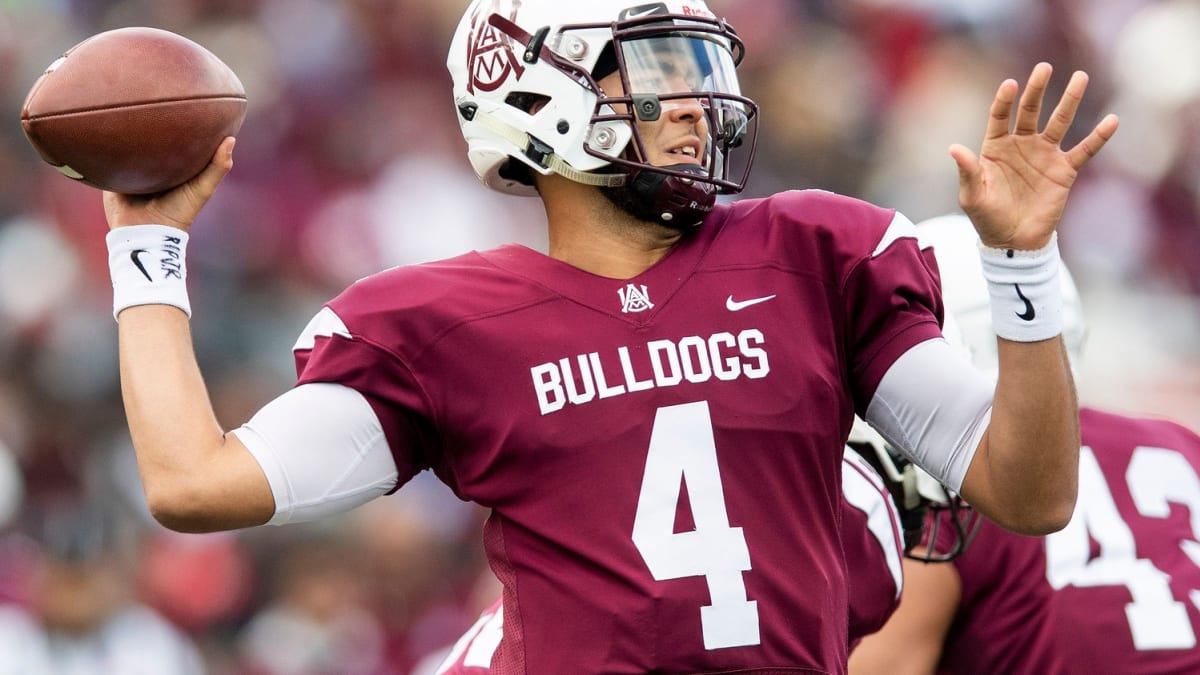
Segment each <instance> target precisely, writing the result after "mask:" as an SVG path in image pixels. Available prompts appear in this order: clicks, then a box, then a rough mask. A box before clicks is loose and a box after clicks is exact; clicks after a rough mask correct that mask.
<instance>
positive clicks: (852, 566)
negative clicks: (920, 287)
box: [434, 448, 904, 675]
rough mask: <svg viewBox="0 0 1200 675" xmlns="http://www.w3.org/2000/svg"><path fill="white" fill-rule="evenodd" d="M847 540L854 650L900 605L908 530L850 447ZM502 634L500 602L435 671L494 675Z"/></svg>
mask: <svg viewBox="0 0 1200 675" xmlns="http://www.w3.org/2000/svg"><path fill="white" fill-rule="evenodd" d="M842 487H843V491H844V493H845V498H846V501H845V504H844V506H843V508H844V516H845V517H844V518H843V520H842V542H843V548H844V550H845V552H846V565H847V572H848V574H847V577H848V579H847V581H848V584H849V593H850V595H849V603H850V606H849V616H850V648H851V649H853V648H854V645H855V644H857V643H858V641H859V640H860V639H861V638H862V637H863V636H864V635H869V634H871V633H874V632H875V631H877V630H879V629H880V628H882V627H883V624H884V623H886V622H887V620H888V617H890V616H891V615H892V613H893V612H895V611H896V607H897V606H898V605H899V604H900V591H901V589H902V587H903V576H902V572H901V567H900V558H901V556H903V554H904V544H903V537H904V534H903V532H904V530H903V528H902V527H901V525H900V515H899V513H898V511H897V510H896V504H895V502H893V501H892V496H891V494H890V493H889V492H888V490H887V487H886V486H885V485H884V484H883V479H882V478H880V477H879V474H877V473H876V472H875V469H873V468H872V467H871V465H870V464H868V463H867V461H866V460H864V459H863V458H862V457H860V456H859V455H858V454H857V453H855V452H854V451H853V450H850V449H849V448H847V449H846V456H845V458H844V459H843V460H842ZM502 637H503V615H502V610H501V602H500V601H499V600H497V601H496V602H494V603H492V605H491V606H490V607H488V608H487V609H485V610H484V611H483V613H482V614H481V615H480V617H479V620H478V621H476V622H475V623H474V625H472V626H471V628H470V629H468V630H467V632H466V633H465V634H463V636H462V638H460V639H459V640H458V641H457V642H456V643H455V644H454V646H453V647H452V648H451V649H450V652H449V654H447V656H446V657H445V659H444V660H443V662H442V664H441V665H440V666H439V667H438V669H437V670H436V671H435V672H434V675H489V674H490V673H491V662H492V655H493V654H494V653H495V650H496V647H497V646H498V645H499V644H500V639H501V638H502Z"/></svg>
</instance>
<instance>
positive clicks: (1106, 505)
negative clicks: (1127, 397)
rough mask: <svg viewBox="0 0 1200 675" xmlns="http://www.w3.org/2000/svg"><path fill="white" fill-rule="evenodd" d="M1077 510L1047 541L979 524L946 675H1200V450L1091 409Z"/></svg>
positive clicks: (964, 573) (1182, 434)
mask: <svg viewBox="0 0 1200 675" xmlns="http://www.w3.org/2000/svg"><path fill="white" fill-rule="evenodd" d="M1079 421H1080V430H1081V432H1082V436H1083V447H1082V448H1081V449H1080V455H1079V498H1078V500H1077V502H1076V504H1075V513H1074V514H1073V516H1072V517H1071V522H1070V524H1068V525H1067V527H1066V528H1064V529H1063V530H1061V531H1059V532H1056V533H1054V534H1051V535H1050V536H1048V537H1045V538H1034V537H1020V536H1017V535H1014V534H1009V533H1007V532H1004V531H1003V530H1001V529H1000V528H998V527H996V526H995V525H993V524H991V523H989V522H987V521H984V523H983V526H982V528H981V529H980V531H979V533H978V535H976V537H975V539H974V541H972V543H971V545H970V546H969V547H968V549H967V552H966V553H965V554H964V555H963V556H962V557H961V558H959V559H958V560H956V561H955V563H954V564H955V565H956V567H957V569H958V573H959V575H960V576H961V577H962V580H963V595H962V604H961V606H960V609H959V614H958V616H957V617H956V618H955V623H954V626H953V627H952V628H951V633H950V635H949V637H948V638H947V642H946V651H945V653H944V658H943V664H942V665H943V667H942V672H946V673H979V672H1005V673H1057V672H1067V673H1079V674H1081V675H1082V674H1085V673H1087V674H1090V673H1121V674H1122V675H1142V674H1146V675H1149V674H1152V673H1154V674H1160V673H1197V672H1200V645H1197V638H1196V634H1197V633H1196V632H1197V630H1200V613H1198V612H1197V603H1198V602H1200V437H1197V435H1196V434H1194V433H1193V432H1191V431H1189V430H1187V429H1185V428H1183V427H1181V426H1179V425H1177V424H1173V423H1171V422H1167V421H1163V420H1149V419H1134V418H1130V417H1124V416H1119V415H1112V414H1108V413H1103V412H1099V411H1096V410H1091V409H1087V408H1084V409H1082V410H1081V411H1080V415H1079Z"/></svg>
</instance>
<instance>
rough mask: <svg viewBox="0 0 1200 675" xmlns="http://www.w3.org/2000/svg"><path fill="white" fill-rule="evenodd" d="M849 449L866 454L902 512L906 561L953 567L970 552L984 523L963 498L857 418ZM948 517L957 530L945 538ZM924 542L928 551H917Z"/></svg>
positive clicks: (948, 521) (852, 430)
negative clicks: (951, 564)
mask: <svg viewBox="0 0 1200 675" xmlns="http://www.w3.org/2000/svg"><path fill="white" fill-rule="evenodd" d="M846 445H848V446H850V447H851V448H852V449H853V450H855V451H856V452H858V454H860V455H862V457H863V458H864V459H866V460H867V462H869V463H870V464H871V466H873V467H875V470H876V471H877V472H878V473H879V475H880V476H882V477H883V481H884V484H885V485H887V488H888V492H890V493H891V495H892V500H893V501H894V502H895V503H896V507H897V508H898V509H899V510H900V524H901V525H902V526H903V527H904V556H905V557H906V558H912V559H913V560H920V561H922V562H949V561H951V560H954V559H955V558H957V557H958V556H960V555H962V553H963V551H965V550H967V546H968V545H969V544H970V543H971V539H972V538H974V536H975V532H977V531H978V529H979V525H980V523H981V521H980V520H979V515H978V513H977V512H976V511H975V510H974V509H972V508H971V507H970V505H968V504H967V503H966V502H964V501H963V500H962V498H961V497H959V496H958V494H957V493H955V492H954V491H953V490H949V489H947V488H946V487H945V486H943V485H942V484H941V483H940V482H938V480H937V479H936V478H934V477H933V476H931V475H929V474H928V473H927V472H926V471H925V470H924V469H922V468H921V467H919V466H917V465H916V464H913V463H912V462H911V461H909V460H908V459H907V458H906V457H904V455H902V454H901V453H900V452H899V451H898V450H896V449H895V448H893V447H892V445H891V444H890V443H888V442H887V440H886V439H885V438H884V437H883V436H881V435H880V434H879V432H878V431H875V429H873V428H872V427H871V426H870V425H869V424H867V423H866V422H864V421H863V420H862V418H859V417H855V418H854V425H853V426H852V427H851V428H850V437H849V439H847V441H846ZM943 512H946V513H948V516H949V517H948V518H947V519H946V520H945V522H947V523H949V524H950V527H952V528H954V531H953V532H952V536H951V537H949V538H946V537H940V536H939V534H940V533H939V530H940V528H941V527H942V523H943V519H942V518H941V517H940V514H941V513H943ZM921 543H924V544H925V547H924V549H923V550H921V551H915V550H914V549H915V548H916V546H917V545H918V544H921Z"/></svg>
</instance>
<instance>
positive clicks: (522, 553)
mask: <svg viewBox="0 0 1200 675" xmlns="http://www.w3.org/2000/svg"><path fill="white" fill-rule="evenodd" d="M430 226H436V224H431V225H430ZM915 237H916V230H915V228H914V227H913V226H912V224H911V223H910V222H909V221H908V220H907V219H905V218H904V217H903V216H900V215H898V214H896V213H895V212H892V211H887V210H883V209H879V208H876V207H874V206H871V205H869V204H865V203H863V202H860V201H857V200H852V199H849V198H845V197H840V196H836V195H833V194H830V193H825V192H817V191H807V192H789V193H784V194H781V195H777V196H775V197H772V198H769V199H764V200H745V201H741V202H737V203H735V204H733V205H729V206H719V207H718V208H717V209H715V210H714V212H713V213H712V214H711V215H710V217H709V218H708V219H707V221H706V222H705V223H704V224H703V225H702V226H700V227H699V228H697V229H696V230H694V231H692V232H689V233H688V234H687V235H685V237H684V238H683V239H682V240H681V241H680V242H679V243H678V244H677V245H676V246H675V247H674V248H673V249H672V250H671V252H670V253H669V254H668V255H667V256H666V257H664V258H663V259H662V260H661V261H659V262H658V263H657V264H656V265H655V266H653V267H652V268H650V269H649V270H647V271H646V272H644V273H643V274H641V275H639V276H637V277H634V278H632V279H624V280H615V279H607V278H603V277H599V276H595V275H592V274H589V273H587V272H584V271H581V270H579V269H577V268H574V267H571V266H569V265H567V264H564V263H562V262H560V261H557V260H554V259H552V258H549V257H546V256H545V255H542V254H540V253H537V252H534V251H532V250H529V249H526V248H523V247H519V246H508V247H502V248H499V249H494V250H491V251H485V252H473V253H470V254H466V255H463V256H460V257H458V258H454V259H451V260H447V261H442V262H437V263H429V264H424V265H417V266H411V267H403V268H396V269H393V270H389V271H385V272H383V273H380V274H377V275H374V276H372V277H368V278H366V279H364V280H361V281H359V282H357V283H355V284H354V285H352V286H351V287H350V288H349V289H347V290H346V291H345V292H344V293H343V294H342V295H340V296H339V297H337V298H336V299H334V300H333V301H332V302H330V303H329V304H328V306H327V307H326V308H324V309H323V310H322V311H321V313H320V314H318V316H317V317H316V318H315V319H314V320H313V322H312V323H310V325H309V328H308V329H307V330H306V331H305V333H304V335H303V336H302V337H301V338H300V340H299V342H298V343H297V348H296V358H297V367H298V370H299V381H300V382H301V383H308V382H337V383H341V384H344V385H346V386H349V387H352V388H354V389H355V390H357V391H359V392H361V393H362V394H363V396H364V397H365V398H366V399H367V401H368V402H369V403H370V405H371V406H372V408H373V409H374V411H375V413H376V415H377V416H378V417H379V420H380V422H381V424H382V426H383V429H384V433H385V434H386V436H387V441H388V445H389V447H390V448H391V450H392V453H393V455H394V457H395V461H396V466H397V469H398V471H399V483H400V484H403V483H404V482H405V481H406V480H408V479H409V478H411V476H413V475H414V474H415V473H416V472H418V471H421V470H424V469H427V468H428V469H432V470H433V471H435V472H436V473H437V475H438V476H439V477H440V478H441V479H442V480H443V481H444V482H445V483H446V484H447V485H449V486H450V488H451V489H453V490H454V492H455V493H456V494H457V495H458V496H459V497H461V498H463V499H467V500H471V501H474V502H477V503H479V504H482V505H483V506H486V507H489V508H490V509H491V510H492V513H491V516H490V518H489V520H488V523H487V525H486V527H485V531H484V545H485V547H486V549H487V554H488V558H489V561H490V564H491V566H492V569H493V570H494V571H495V573H496V575H497V576H498V577H499V579H500V581H501V582H502V584H503V588H504V591H503V602H504V608H505V611H504V626H503V636H504V637H503V640H502V641H501V644H500V645H499V647H498V648H497V649H496V652H495V656H494V659H493V662H492V667H493V672H496V673H526V672H527V673H549V674H552V675H563V674H564V673H606V674H618V673H734V672H744V671H753V672H755V673H759V674H766V673H798V672H813V671H816V672H843V671H844V670H845V659H846V648H847V621H848V615H847V585H846V560H845V555H844V553H843V548H842V542H841V535H840V534H839V526H840V523H841V487H840V484H841V473H840V472H841V463H842V448H843V442H844V441H845V439H846V436H847V434H848V432H849V428H850V424H851V420H852V416H853V414H854V413H855V411H858V412H859V413H863V412H865V409H866V406H867V404H868V403H869V402H870V400H871V397H872V395H873V394H874V391H875V387H876V385H877V384H878V382H879V380H880V378H881V377H882V376H883V374H884V373H885V372H886V371H887V369H888V368H889V367H890V366H891V364H892V363H893V362H894V361H895V359H896V358H897V357H898V356H899V355H900V354H902V353H904V352H905V351H906V350H907V349H909V348H911V347H912V346H914V345H916V344H918V343H920V342H923V341H925V340H929V339H933V338H936V337H937V336H939V335H940V330H939V324H940V316H941V301H940V297H939V293H938V282H937V274H936V271H935V268H934V263H933V259H932V255H931V254H926V253H923V252H922V251H921V249H920V247H919V246H918V243H917V241H916V238H915ZM915 386H919V383H917V384H916V385H915Z"/></svg>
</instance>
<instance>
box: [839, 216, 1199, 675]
mask: <svg viewBox="0 0 1200 675" xmlns="http://www.w3.org/2000/svg"><path fill="white" fill-rule="evenodd" d="M965 220H966V219H965V217H963V216H947V217H943V218H937V219H933V220H931V221H929V222H927V223H924V224H922V225H921V226H920V227H919V230H920V231H921V234H922V235H923V238H925V240H926V241H927V242H928V243H931V244H933V246H934V250H935V251H936V253H937V257H938V261H939V262H940V263H941V265H940V268H941V270H942V282H943V284H944V287H945V294H944V297H945V299H946V307H947V312H948V313H949V314H950V315H951V316H953V317H954V318H955V320H956V324H957V325H958V326H959V327H961V328H962V330H963V333H964V336H965V338H966V339H967V341H968V343H970V344H971V345H972V346H973V354H974V355H975V360H976V363H977V364H978V365H979V366H980V367H981V368H984V369H987V370H994V369H995V367H996V359H995V349H994V348H992V347H991V345H992V344H993V343H994V341H995V338H994V337H993V336H992V334H991V330H990V323H991V319H990V316H989V308H988V300H987V289H986V288H985V284H984V282H983V279H982V276H981V275H980V270H979V268H978V266H972V265H971V264H970V259H969V258H968V259H963V258H961V257H960V256H961V254H962V253H963V252H964V250H968V249H969V248H970V247H973V246H975V241H974V237H973V236H971V234H970V232H969V230H968V231H966V232H964V231H963V229H962V227H963V226H964V225H965V222H964V221H965ZM964 260H965V262H964ZM1062 279H1063V284H1064V288H1063V295H1064V298H1065V300H1066V302H1065V304H1064V311H1065V319H1064V338H1065V341H1066V344H1067V347H1068V349H1069V350H1070V351H1071V354H1072V357H1073V358H1076V359H1077V358H1078V354H1079V353H1080V351H1081V350H1082V343H1083V339H1084V324H1083V320H1082V312H1081V305H1080V303H1079V296H1078V293H1077V292H1076V289H1075V288H1074V285H1073V283H1072V282H1071V279H1070V276H1069V274H1064V275H1063V277H1062ZM1080 426H1081V430H1082V442H1083V447H1082V449H1081V452H1080V462H1079V499H1078V502H1077V504H1076V507H1075V513H1074V515H1073V516H1072V518H1071V521H1070V523H1069V524H1068V525H1067V527H1066V528H1064V529H1063V530H1061V531H1059V532H1055V533H1053V534H1050V535H1049V536H1047V537H1022V536H1018V535H1015V534H1012V533H1009V532H1005V531H1004V530H1003V529H1001V528H999V527H997V526H996V525H995V524H993V523H990V522H984V523H983V525H982V526H981V528H980V529H979V531H978V533H977V534H976V535H975V537H974V538H973V539H972V541H971V544H970V547H969V548H968V549H967V551H966V553H965V554H964V555H962V556H961V557H960V558H959V559H958V560H956V561H955V563H954V564H953V565H920V564H914V563H911V562H907V561H906V563H905V593H904V596H903V598H902V601H901V607H900V609H899V610H898V611H897V612H896V614H895V615H894V616H893V619H892V620H891V621H890V622H889V623H888V625H887V626H886V627H885V628H884V629H883V630H882V631H881V632H879V633H877V634H875V635H872V636H870V637H868V638H867V639H866V640H864V641H863V643H862V644H861V646H860V647H858V648H857V649H856V650H855V652H854V653H853V654H852V656H851V661H850V664H851V672H861V673H875V672H882V671H881V670H880V669H881V668H883V669H885V670H886V672H895V673H906V672H925V673H928V672H940V673H980V672H1003V673H1039V674H1040V673H1081V674H1082V673H1122V674H1123V675H1124V674H1128V675H1143V674H1144V675H1149V674H1161V673H1192V672H1200V646H1198V645H1197V641H1196V635H1197V631H1198V630H1200V612H1198V611H1197V601H1198V600H1200V555H1198V554H1200V436H1197V435H1196V434H1195V433H1193V432H1191V431H1189V430H1187V429H1185V428H1183V427H1181V426H1179V425H1177V424H1174V423H1172V422H1169V421H1165V420H1161V419H1138V418H1131V417H1127V416H1122V415H1114V414H1110V413H1105V412H1100V411H1098V410H1094V409H1091V408H1083V409H1082V410H1081V411H1080ZM901 646H902V647H903V648H901Z"/></svg>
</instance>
